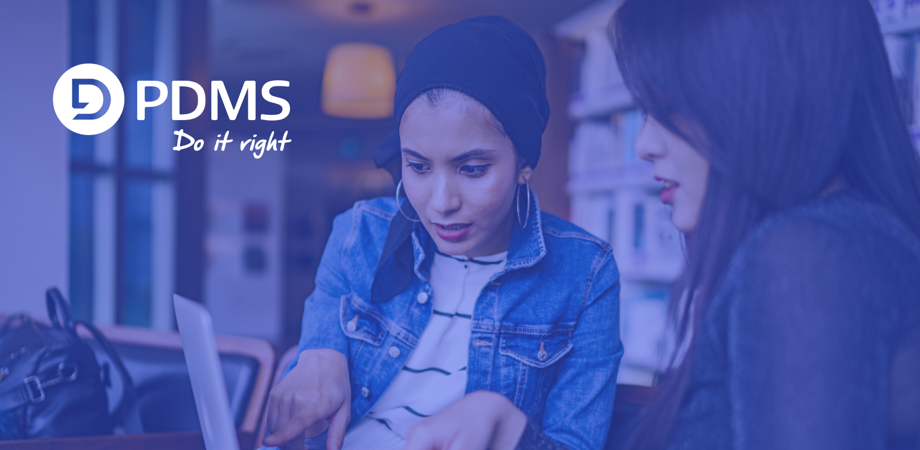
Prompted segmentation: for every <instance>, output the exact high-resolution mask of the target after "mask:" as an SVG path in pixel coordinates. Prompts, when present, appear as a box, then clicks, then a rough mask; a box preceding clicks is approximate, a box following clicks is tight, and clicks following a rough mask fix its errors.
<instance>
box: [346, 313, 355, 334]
mask: <svg viewBox="0 0 920 450" xmlns="http://www.w3.org/2000/svg"><path fill="white" fill-rule="evenodd" d="M345 328H347V329H348V332H349V333H354V332H355V330H357V329H358V316H355V319H354V320H349V321H348V325H346V326H345Z"/></svg>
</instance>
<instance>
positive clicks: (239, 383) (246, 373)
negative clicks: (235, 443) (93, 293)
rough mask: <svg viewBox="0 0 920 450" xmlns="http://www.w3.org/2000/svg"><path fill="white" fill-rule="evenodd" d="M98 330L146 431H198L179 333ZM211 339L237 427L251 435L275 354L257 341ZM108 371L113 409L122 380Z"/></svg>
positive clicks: (99, 354)
mask: <svg viewBox="0 0 920 450" xmlns="http://www.w3.org/2000/svg"><path fill="white" fill-rule="evenodd" d="M99 330H100V331H101V332H102V333H103V334H104V335H105V336H106V338H108V339H109V341H111V343H112V345H113V346H114V347H115V349H116V350H117V351H118V354H119V356H120V357H121V358H122V360H123V361H124V364H125V367H126V368H127V369H128V373H129V374H130V375H131V379H132V381H133V382H134V387H135V391H136V392H137V403H138V408H139V409H140V413H141V422H142V423H143V425H144V432H145V433H160V432H176V431H192V430H200V429H201V426H200V423H199V422H198V413H197V408H196V407H195V397H194V395H193V394H192V384H191V379H190V378H189V375H188V368H187V367H186V363H185V356H184V354H183V352H182V341H181V339H180V337H179V333H178V332H175V331H156V330H150V329H146V328H134V327H125V326H114V327H99ZM216 341H217V350H218V352H219V353H220V361H221V365H222V367H223V372H224V378H225V380H226V383H227V391H228V397H229V399H230V409H231V410H232V414H233V418H234V422H235V424H236V427H237V429H239V430H240V431H243V432H246V433H255V432H256V428H257V427H258V425H259V421H260V419H261V417H260V416H261V413H262V409H263V405H264V403H265V398H266V396H267V395H266V394H267V393H268V386H269V382H270V377H271V373H272V370H273V369H274V350H273V349H272V347H271V345H269V344H268V343H267V342H265V341H262V340H258V339H249V338H241V337H233V336H217V338H216ZM94 350H95V351H96V358H97V359H98V360H99V363H100V365H105V363H107V362H108V359H107V357H106V356H105V354H104V352H102V351H101V349H99V348H98V346H95V345H94ZM108 371H109V372H110V373H109V375H108V376H106V379H107V380H109V382H110V383H111V389H109V394H110V395H111V397H110V398H109V407H110V410H114V408H115V407H116V406H117V405H118V403H119V402H120V400H121V399H120V398H118V397H117V394H118V393H120V392H121V379H120V378H119V377H118V375H117V372H115V371H114V370H112V369H109V370H108ZM104 376H105V375H104ZM113 393H115V394H116V395H112V394H113Z"/></svg>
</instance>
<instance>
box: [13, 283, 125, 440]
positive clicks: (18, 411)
mask: <svg viewBox="0 0 920 450" xmlns="http://www.w3.org/2000/svg"><path fill="white" fill-rule="evenodd" d="M45 299H46V302H47V304H48V316H49V318H50V319H51V324H52V326H48V325H45V324H42V323H39V322H36V321H34V320H32V318H30V317H28V316H26V315H17V316H13V317H10V318H9V319H7V320H6V322H5V323H4V324H3V327H2V328H0V441H3V440H16V439H38V438H57V437H73V436H95V435H105V434H112V433H113V431H115V430H118V431H123V432H125V433H128V434H133V433H140V432H142V427H141V420H140V414H139V412H138V410H137V402H136V395H135V392H134V386H133V384H132V382H131V377H130V375H128V371H127V370H125V366H124V364H123V363H122V361H121V358H119V357H118V354H117V353H116V352H115V349H114V348H113V347H112V345H111V344H110V343H109V341H108V340H107V339H106V338H105V336H103V335H102V333H100V332H99V330H97V329H96V328H95V327H94V326H93V325H92V324H89V323H86V322H83V321H76V322H75V321H74V320H73V319H72V318H71V316H70V307H69V306H68V304H67V301H66V300H64V297H63V296H62V295H61V293H60V291H58V290H57V289H56V288H51V289H48V291H47V292H46V294H45ZM77 325H82V326H84V327H86V328H87V329H88V330H89V331H90V333H92V335H93V337H94V338H95V341H96V344H97V345H98V346H99V347H100V348H102V350H103V351H104V352H105V353H106V354H107V355H108V358H109V362H111V364H112V365H114V366H115V368H116V369H117V371H118V373H119V375H120V376H121V377H122V387H123V390H124V392H123V393H122V397H121V402H120V404H119V405H118V407H117V408H115V412H114V413H113V414H109V404H108V395H107V392H106V387H107V386H108V385H110V380H109V379H108V373H109V370H108V367H109V362H106V363H105V364H103V365H102V366H100V364H99V362H98V361H97V359H96V354H95V352H94V351H93V349H92V347H91V346H90V344H89V343H88V342H87V341H85V340H83V339H81V338H80V337H79V336H78V335H77V330H76V326H77Z"/></svg>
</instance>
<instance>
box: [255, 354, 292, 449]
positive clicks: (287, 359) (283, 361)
mask: <svg viewBox="0 0 920 450" xmlns="http://www.w3.org/2000/svg"><path fill="white" fill-rule="evenodd" d="M296 357H297V346H296V345H295V346H293V347H291V348H289V349H287V351H285V352H284V354H283V355H281V358H280V359H278V365H277V367H275V375H274V376H273V377H272V385H271V387H272V388H273V387H275V386H277V385H278V382H279V381H281V375H282V374H283V373H284V369H287V366H289V365H290V364H291V361H293V360H294V358H296ZM269 390H271V389H269ZM265 400H266V401H265V407H266V408H267V407H268V396H266V399H265ZM267 421H268V413H267V412H263V413H262V421H261V422H260V424H259V430H258V431H257V432H256V436H255V438H256V448H259V447H261V446H262V437H263V436H265V424H266V422H267Z"/></svg>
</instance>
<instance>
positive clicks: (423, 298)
mask: <svg viewBox="0 0 920 450" xmlns="http://www.w3.org/2000/svg"><path fill="white" fill-rule="evenodd" d="M416 298H417V299H418V302H419V303H421V304H423V305H424V304H425V303H428V293H427V292H425V291H422V292H419V293H418V297H416Z"/></svg>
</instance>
